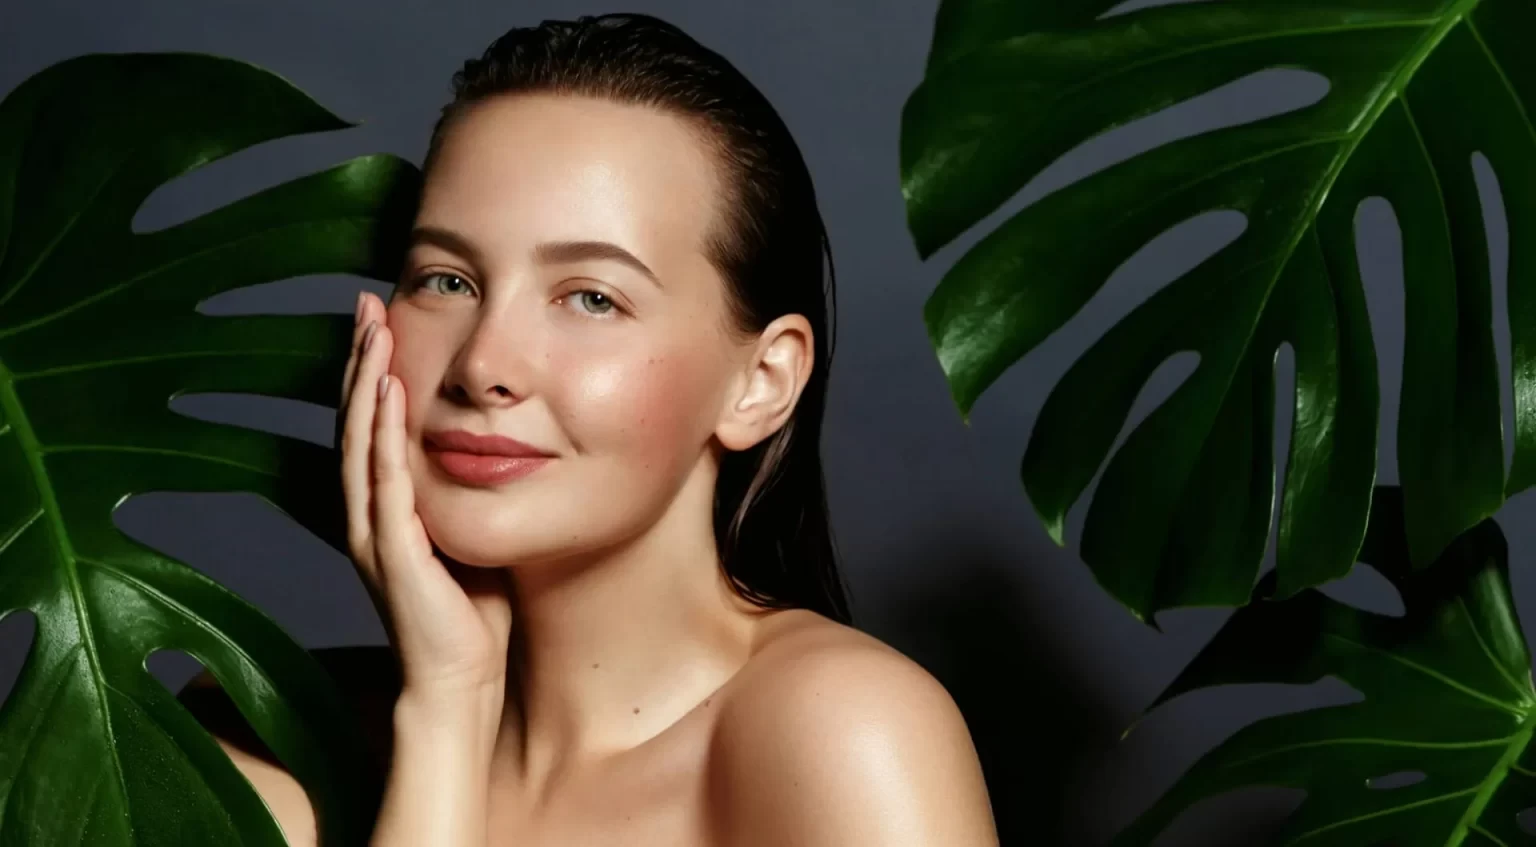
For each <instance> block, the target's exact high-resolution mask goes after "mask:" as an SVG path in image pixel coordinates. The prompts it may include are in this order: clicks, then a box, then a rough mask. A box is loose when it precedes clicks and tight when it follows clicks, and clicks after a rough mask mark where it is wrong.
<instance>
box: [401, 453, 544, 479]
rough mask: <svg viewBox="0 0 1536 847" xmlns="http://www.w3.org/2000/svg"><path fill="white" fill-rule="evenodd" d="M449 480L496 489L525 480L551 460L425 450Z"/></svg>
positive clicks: (538, 457)
mask: <svg viewBox="0 0 1536 847" xmlns="http://www.w3.org/2000/svg"><path fill="white" fill-rule="evenodd" d="M427 455H428V456H430V457H431V458H432V460H433V461H434V462H437V465H438V467H440V468H442V469H443V471H444V472H446V473H447V474H448V475H449V476H451V477H453V478H454V479H457V480H459V481H460V482H464V483H468V484H469V485H499V484H501V483H504V482H511V481H512V480H514V479H519V478H521V477H524V476H527V475H528V474H531V473H533V472H534V471H536V470H538V469H539V468H541V467H543V466H544V465H545V464H547V463H548V462H549V461H550V460H551V459H553V458H554V457H553V456H486V455H480V454H477V453H461V452H459V451H456V450H431V449H428V450H427Z"/></svg>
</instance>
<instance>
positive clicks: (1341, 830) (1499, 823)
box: [1113, 488, 1536, 847]
mask: <svg viewBox="0 0 1536 847" xmlns="http://www.w3.org/2000/svg"><path fill="white" fill-rule="evenodd" d="M1405 524H1406V520H1405V517H1404V503H1403V499H1402V497H1401V494H1400V491H1399V490H1398V489H1387V488H1384V489H1381V490H1380V491H1379V493H1378V494H1377V496H1376V502H1375V506H1374V511H1373V513H1372V515H1371V525H1370V532H1369V534H1368V535H1367V536H1366V539H1365V544H1364V547H1363V549H1362V550H1361V556H1360V560H1361V561H1362V562H1365V563H1366V564H1369V565H1372V566H1373V567H1375V568H1376V569H1377V570H1378V571H1380V572H1381V573H1382V575H1383V576H1385V577H1386V578H1387V579H1388V580H1390V581H1391V582H1392V584H1393V585H1394V586H1396V588H1397V590H1398V592H1399V594H1400V595H1401V596H1402V600H1403V607H1404V614H1403V615H1402V616H1401V617H1393V616H1387V615H1379V614H1375V613H1373V612H1366V611H1362V610H1360V609H1357V608H1354V607H1352V606H1347V605H1345V604H1343V603H1339V602H1336V601H1334V600H1331V599H1329V598H1328V597H1327V596H1325V595H1323V594H1322V593H1320V592H1318V591H1316V590H1315V589H1309V590H1306V591H1303V592H1302V593H1300V594H1298V595H1295V596H1293V597H1291V598H1289V599H1287V600H1283V601H1279V602H1269V601H1259V602H1257V603H1254V604H1253V605H1251V606H1248V607H1245V608H1242V609H1239V610H1238V611H1237V612H1236V613H1234V614H1233V616H1232V618H1231V619H1230V620H1228V621H1227V624H1226V625H1225V626H1224V627H1222V629H1221V631H1220V632H1218V633H1217V634H1216V637H1215V638H1214V639H1212V640H1211V643H1210V644H1209V645H1207V646H1206V648H1205V649H1204V650H1203V651H1201V653H1200V655H1198V656H1196V657H1195V660H1194V661H1193V662H1192V663H1190V666H1189V667H1188V668H1186V669H1185V670H1184V672H1183V673H1182V674H1180V675H1179V677H1178V679H1176V680H1174V682H1173V684H1172V685H1171V686H1169V688H1168V690H1167V691H1165V692H1163V694H1162V695H1161V696H1160V697H1158V699H1157V702H1156V703H1154V704H1153V706H1152V708H1156V707H1157V705H1159V704H1162V703H1165V702H1167V701H1169V700H1171V699H1173V698H1174V697H1178V696H1180V695H1182V694H1186V693H1188V692H1190V691H1194V690H1196V689H1201V688H1207V687H1210V686H1217V685H1230V684H1233V683H1262V682H1269V683H1294V684H1306V683H1313V682H1317V681H1318V680H1320V679H1322V678H1323V677H1325V676H1333V677H1337V678H1339V679H1341V680H1343V681H1344V682H1347V683H1349V684H1350V685H1352V686H1354V687H1355V688H1356V689H1357V690H1358V691H1359V692H1360V693H1361V694H1363V695H1365V699H1364V700H1363V701H1360V702H1355V703H1348V704H1345V705H1341V706H1329V707H1325V708H1321V709H1312V710H1308V711H1303V712H1296V713H1293V714H1288V715H1281V716H1279V717H1274V718H1267V719H1265V720H1261V721H1259V722H1257V723H1255V724H1252V725H1250V726H1248V727H1247V728H1245V729H1243V730H1241V731H1239V732H1238V733H1237V734H1236V735H1234V736H1232V737H1231V738H1229V739H1228V740H1227V741H1225V742H1224V743H1222V744H1221V745H1219V746H1218V747H1217V748H1216V749H1215V750H1212V751H1211V752H1210V753H1208V754H1206V755H1205V756H1204V757H1202V758H1201V759H1200V760H1199V761H1198V762H1196V763H1195V765H1194V766H1193V767H1192V768H1190V770H1189V771H1188V772H1187V773H1186V774H1184V776H1183V777H1181V778H1180V780H1179V781H1178V782H1177V783H1176V784H1175V785H1174V787H1173V788H1172V789H1171V790H1170V791H1169V792H1168V793H1167V794H1165V795H1164V796H1163V797H1161V798H1160V799H1159V800H1158V801H1157V802H1156V804H1154V805H1153V807H1152V808H1151V809H1150V810H1148V811H1147V812H1146V814H1144V815H1143V816H1142V817H1141V818H1140V819H1138V820H1137V821H1136V822H1135V823H1134V824H1132V826H1131V827H1129V828H1127V829H1126V830H1125V831H1124V832H1122V833H1121V834H1120V835H1119V836H1118V837H1117V838H1116V839H1115V841H1114V842H1113V843H1114V844H1115V845H1126V846H1127V847H1129V845H1137V844H1148V843H1151V841H1152V839H1153V838H1154V837H1156V835H1157V834H1158V833H1159V832H1161V831H1162V830H1163V829H1164V828H1165V827H1166V826H1167V825H1168V824H1169V823H1170V822H1171V821H1172V820H1173V818H1174V816H1175V815H1177V814H1178V813H1179V812H1180V811H1182V810H1183V809H1186V808H1188V807H1189V806H1190V805H1191V804H1193V803H1194V802H1196V801H1198V800H1200V799H1201V798H1203V797H1208V796H1211V795H1214V794H1219V793H1222V792H1225V791H1231V790H1233V789H1236V788H1240V787H1243V786H1250V785H1280V786H1288V787H1291V788H1300V789H1304V790H1306V792H1307V798H1306V799H1305V800H1304V801H1303V802H1302V804H1301V806H1300V808H1298V809H1297V810H1296V812H1295V814H1294V815H1293V816H1292V817H1291V818H1290V819H1289V820H1288V821H1287V822H1286V827H1285V830H1284V831H1283V833H1282V834H1281V837H1280V839H1279V843H1283V844H1305V845H1307V847H1334V846H1335V845H1337V847H1373V846H1374V845H1392V847H1430V845H1434V847H1448V845H1472V844H1486V845H1503V847H1511V845H1514V844H1532V843H1536V836H1533V835H1531V834H1528V833H1526V832H1524V831H1523V830H1522V829H1521V828H1520V827H1519V826H1518V825H1517V824H1516V820H1515V817H1516V815H1517V814H1519V813H1520V812H1521V811H1523V810H1525V809H1527V808H1530V807H1532V806H1536V749H1533V747H1532V745H1531V736H1532V732H1533V730H1536V689H1533V688H1532V685H1531V661H1530V656H1529V655H1527V652H1526V647H1525V636H1524V635H1523V634H1522V633H1521V631H1520V623H1519V621H1518V620H1517V619H1516V617H1515V610H1514V603H1513V600H1512V598H1511V596H1510V591H1509V554H1508V549H1507V547H1506V546H1505V543H1504V535H1503V533H1502V532H1500V531H1499V527H1498V525H1497V524H1496V523H1494V522H1493V521H1492V520H1488V521H1484V522H1483V523H1481V524H1479V525H1478V526H1476V527H1474V528H1472V529H1471V530H1469V531H1468V532H1467V533H1465V534H1464V535H1463V536H1462V537H1460V538H1458V539H1457V540H1456V541H1455V542H1454V543H1453V544H1452V545H1451V546H1450V547H1449V548H1448V549H1447V550H1446V551H1445V553H1444V554H1443V555H1442V556H1441V558H1440V560H1439V561H1437V562H1436V563H1435V564H1434V566H1433V567H1431V568H1430V569H1428V570H1421V571H1415V570H1414V569H1413V568H1412V567H1411V566H1410V564H1409V556H1408V549H1407V545H1408V533H1407V530H1406V527H1405ZM1272 578H1273V575H1272V574H1271V575H1269V576H1266V577H1265V580H1266V581H1267V580H1269V579H1272ZM1404 773H1419V774H1422V775H1423V778H1422V779H1420V780H1419V781H1417V782H1414V783H1412V784H1408V785H1403V786H1399V787H1396V788H1381V787H1371V785H1370V784H1368V783H1369V782H1370V781H1374V780H1379V779H1380V778H1381V777H1386V776H1392V775H1395V774H1404Z"/></svg>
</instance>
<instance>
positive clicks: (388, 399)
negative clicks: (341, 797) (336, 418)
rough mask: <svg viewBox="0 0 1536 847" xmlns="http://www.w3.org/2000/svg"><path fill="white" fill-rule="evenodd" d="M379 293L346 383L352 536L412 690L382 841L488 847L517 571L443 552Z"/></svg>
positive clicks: (362, 326) (383, 814) (391, 846)
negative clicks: (426, 521) (428, 508)
mask: <svg viewBox="0 0 1536 847" xmlns="http://www.w3.org/2000/svg"><path fill="white" fill-rule="evenodd" d="M385 319H386V310H385V307H384V304H383V302H382V301H381V300H379V298H377V297H375V296H373V295H372V294H368V293H366V292H365V293H363V294H362V295H360V297H359V299H358V307H357V323H356V330H355V331H354V333H353V339H352V340H353V344H352V356H351V358H350V359H349V360H348V361H347V369H346V375H345V376H344V377H343V380H342V395H341V407H340V411H339V414H340V415H341V416H342V421H343V423H342V432H341V455H342V460H341V473H342V489H343V493H344V495H345V498H346V501H347V544H348V547H349V548H350V552H351V554H352V559H353V561H354V562H355V563H356V564H357V567H358V569H359V570H360V571H361V572H362V576H363V580H364V582H365V583H366V584H367V585H368V588H369V591H370V592H371V594H372V596H373V600H374V603H375V605H377V606H378V607H379V614H380V616H381V617H382V618H383V619H384V623H385V627H386V628H387V629H388V630H389V639H390V643H391V644H392V645H393V646H394V649H395V652H396V654H397V655H398V656H399V658H400V666H401V677H402V687H401V691H400V697H399V699H398V700H397V701H396V703H395V710H394V718H395V720H394V729H395V736H394V744H393V745H392V749H393V753H392V754H391V757H392V758H391V762H390V771H389V777H388V781H387V783H386V785H385V790H384V803H383V806H382V808H381V809H380V811H379V819H378V822H377V824H376V825H375V827H374V832H373V839H372V842H371V843H372V844H373V845H374V847H396V845H401V846H402V847H403V846H404V845H410V847H415V846H416V845H421V844H431V845H435V847H470V845H473V847H481V845H484V844H485V840H486V820H487V807H486V804H487V800H488V797H487V795H488V791H487V786H488V782H489V770H490V756H491V751H492V750H493V749H494V746H495V742H496V734H497V731H498V728H499V727H500V723H501V710H502V704H503V698H504V696H505V691H506V674H507V644H508V637H509V635H510V632H511V626H512V609H511V599H510V597H509V595H508V593H507V589H508V584H507V583H506V581H505V573H504V572H503V571H501V570H499V569H482V568H473V567H466V566H464V565H461V564H459V563H457V562H453V561H452V560H446V559H445V558H443V557H439V556H437V555H435V553H434V549H433V546H432V542H431V540H430V539H429V538H428V537H427V532H426V528H425V527H424V526H423V525H422V523H421V518H420V516H418V515H417V514H416V501H415V489H414V487H413V485H412V482H411V472H410V467H409V466H408V465H407V463H406V446H407V440H406V434H405V391H404V388H403V387H402V386H401V384H400V381H399V380H398V379H396V378H394V377H392V376H390V375H389V361H390V356H391V354H392V353H393V352H394V339H393V337H392V336H391V335H390V332H389V328H388V327H387V326H385Z"/></svg>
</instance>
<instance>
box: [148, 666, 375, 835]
mask: <svg viewBox="0 0 1536 847" xmlns="http://www.w3.org/2000/svg"><path fill="white" fill-rule="evenodd" d="M310 654H311V655H313V656H314V657H315V659H317V660H318V661H319V662H320V664H321V666H323V667H324V668H325V669H326V670H327V671H329V672H330V674H331V676H332V677H333V678H334V679H335V680H336V684H337V687H338V688H340V689H341V693H342V696H343V697H345V698H346V700H347V701H348V704H349V705H350V706H351V707H352V709H353V712H354V714H355V715H356V716H357V719H358V720H359V721H360V723H361V725H362V727H363V731H364V733H365V735H366V736H367V737H368V738H369V740H370V741H372V742H373V743H374V746H373V752H374V756H375V763H376V765H377V766H378V767H379V768H381V769H382V768H387V767H388V763H389V745H390V742H391V730H392V721H391V717H392V713H393V708H394V702H395V698H396V697H397V696H398V694H399V670H398V665H397V664H396V660H395V657H394V655H393V654H392V653H391V651H390V649H389V648H388V647H387V646H382V645H380V646H376V647H375V646H358V647H325V648H319V649H315V650H311V651H310ZM176 699H177V700H179V701H180V702H181V704H182V705H183V706H185V707H186V709H187V711H189V712H191V713H192V715H193V716H194V717H195V718H197V720H198V723H200V724H202V725H203V728H204V729H207V730H208V732H209V733H210V734H212V735H213V737H214V738H215V739H216V740H217V741H218V742H219V746H220V747H222V748H224V752H225V753H227V754H228V755H229V758H230V760H231V761H232V762H234V764H235V767H237V768H239V769H240V772H241V773H243V774H245V777H246V779H248V780H250V782H251V785H252V786H253V787H254V788H255V789H256V792H257V793H258V794H260V795H261V798H262V799H263V800H264V801H266V803H267V806H268V807H269V808H270V809H271V810H272V814H273V815H274V816H275V817H276V818H277V820H278V823H279V824H281V825H282V827H283V833H284V835H285V837H286V838H287V840H288V843H289V844H291V845H294V847H303V846H304V845H313V844H315V843H316V831H315V814H314V809H313V807H311V806H310V803H309V797H308V796H307V795H306V794H305V793H304V788H303V786H301V785H300V784H299V782H298V780H296V779H294V778H293V777H292V776H291V775H289V773H288V771H287V770H286V769H284V767H283V765H282V763H281V762H279V761H278V760H277V757H276V756H274V755H273V754H272V751H271V750H270V749H268V748H267V746H266V744H264V743H263V742H262V740H261V739H260V738H259V737H258V736H257V735H256V732H255V731H254V730H252V729H251V726H250V724H248V723H246V720H245V718H244V717H243V716H242V715H241V714H240V711H239V709H238V708H236V707H235V704H234V701H233V700H231V699H230V697H229V695H228V694H227V693H225V691H224V689H223V688H222V687H220V685H219V682H218V680H217V679H215V678H214V676H213V674H211V673H209V672H208V671H206V670H205V671H203V672H202V673H200V674H198V675H197V676H196V677H194V678H193V679H192V681H191V682H188V683H187V684H186V685H185V686H184V687H183V688H182V689H181V691H180V692H179V693H178V694H177V695H176Z"/></svg>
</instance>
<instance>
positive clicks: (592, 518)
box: [387, 96, 752, 566]
mask: <svg viewBox="0 0 1536 847" xmlns="http://www.w3.org/2000/svg"><path fill="white" fill-rule="evenodd" d="M637 124H639V125H640V126H638V127H637V126H636V125H637ZM612 133H622V136H621V137H623V138H625V139H626V143H624V144H614V143H612V140H611V139H612V138H613V137H614V136H613V135H612ZM700 146H701V145H700V143H699V138H698V137H697V136H696V135H695V133H694V132H693V131H692V130H690V128H689V127H688V125H687V124H685V123H684V122H683V121H680V120H678V119H676V118H673V117H671V116H667V115H663V114H660V113H658V112H655V111H652V110H649V109H641V108H636V107H632V106H623V105H618V104H614V103H608V102H604V101H597V100H587V99H576V98H553V97H542V96H541V97H532V98H526V97H517V98H501V99H497V100H494V101H490V102H486V103H482V104H479V105H477V106H476V107H475V108H474V109H473V110H472V111H471V112H470V113H469V114H468V115H466V116H465V117H464V118H463V119H462V120H460V121H459V122H458V123H456V124H455V125H454V126H453V127H452V129H451V131H449V132H448V133H447V134H446V136H445V138H444V142H443V145H442V147H441V149H440V151H439V155H438V157H437V159H436V160H435V163H434V165H433V171H432V175H431V178H430V179H429V180H427V182H426V186H425V191H424V195H423V199H422V205H421V209H420V212H419V215H418V218H417V229H418V230H426V231H445V232H449V233H455V234H457V235H458V236H459V237H460V239H459V240H462V241H463V242H464V243H463V244H462V245H455V244H453V243H452V242H451V241H449V240H448V239H443V238H432V237H423V238H420V239H417V240H416V241H415V242H414V243H413V245H412V248H411V251H410V254H409V258H408V262H407V265H406V268H405V273H404V275H403V276H402V279H401V283H400V285H399V286H398V288H397V291H396V293H395V295H394V297H393V298H392V299H391V301H390V304H389V315H388V321H387V323H388V326H389V327H390V329H391V330H392V332H393V334H394V337H395V345H396V349H395V353H394V355H393V356H392V358H391V364H390V371H391V372H392V373H394V374H395V375H396V376H398V377H399V378H400V379H401V381H402V383H403V384H404V387H405V391H406V398H407V403H406V409H407V418H406V429H407V435H408V439H407V441H408V443H409V444H410V445H411V447H410V462H411V467H412V476H413V479H414V481H415V483H416V486H417V510H418V513H419V514H420V515H421V518H422V521H423V523H424V524H425V525H426V527H427V530H428V532H429V534H430V535H431V536H432V538H433V540H434V541H435V542H436V543H437V544H438V546H439V547H440V548H441V549H442V550H443V551H444V552H445V553H447V554H448V555H449V556H451V557H453V558H455V559H457V560H459V561H462V562H464V563H466V564H473V565H482V566H507V565H513V564H527V563H530V562H540V561H546V560H552V559H559V560H562V561H571V560H572V559H573V557H581V556H582V555H583V554H588V553H594V552H597V551H600V550H605V549H610V548H612V547H613V546H615V545H622V544H625V543H627V542H629V541H631V540H632V539H634V538H635V537H636V536H637V535H639V534H641V533H642V532H644V531H645V530H647V529H648V528H650V527H651V526H652V525H654V524H656V523H657V522H658V521H660V520H661V518H662V515H663V513H664V512H666V510H667V509H668V508H669V507H670V506H671V505H672V501H673V500H674V498H675V497H676V495H677V494H678V492H679V490H680V489H681V488H682V487H683V485H684V483H685V482H686V481H687V480H688V478H689V477H690V475H692V474H695V473H712V470H711V469H709V468H707V467H703V466H701V465H702V464H708V463H709V462H712V461H713V460H712V458H711V457H709V456H708V447H709V444H710V441H711V436H712V435H713V433H714V431H715V429H716V428H717V426H718V424H719V423H720V412H721V409H722V406H723V405H724V404H725V402H726V396H727V392H728V391H730V390H731V389H732V388H733V387H735V386H734V384H733V376H734V375H735V374H736V372H738V371H739V370H740V369H741V367H742V362H743V359H744V356H746V355H749V354H750V352H751V350H752V346H751V344H750V342H749V341H748V342H747V343H744V339H741V338H738V337H736V335H735V334H733V333H730V332H728V330H727V326H726V323H725V318H724V316H725V304H724V302H723V300H722V297H723V293H724V287H723V283H722V281H721V279H720V277H719V274H718V273H717V272H716V271H715V269H714V268H713V267H712V266H711V265H710V263H709V262H708V260H707V259H706V257H705V254H704V244H703V243H701V242H702V238H703V237H704V236H705V235H706V234H707V233H709V232H710V230H711V228H712V227H713V225H714V221H715V219H716V216H717V210H716V208H715V199H714V198H715V197H716V195H717V193H718V186H717V185H716V184H715V177H714V173H713V170H712V169H711V168H710V167H708V166H707V164H708V163H707V160H706V161H701V158H700ZM496 149H502V150H516V151H518V155H502V156H497V155H486V154H485V151H486V150H496ZM701 165H703V166H701ZM570 242H607V243H611V244H613V245H617V246H618V247H620V248H622V249H623V250H625V251H627V252H628V253H630V254H632V255H633V256H634V257H636V258H637V259H638V260H639V261H640V262H642V263H643V264H644V265H645V267H647V268H649V269H650V271H651V272H652V273H653V274H654V275H655V277H656V279H655V280H652V279H651V278H649V277H648V276H647V275H646V274H645V273H643V272H642V271H640V270H639V269H637V268H634V267H631V266H630V265H629V264H627V263H625V262H623V261H619V260H615V259H604V258H585V259H583V258H580V257H579V256H571V255H565V256H560V255H555V256H551V255H548V254H549V253H550V252H551V251H550V250H549V249H548V248H547V247H545V246H546V245H554V244H561V243H570ZM566 252H567V253H568V254H569V253H573V252H575V251H571V250H567V251H566ZM423 429H429V430H440V429H465V430H469V431H471V432H476V433H497V434H501V435H506V436H510V437H512V438H516V439H518V440H519V441H523V442H525V443H528V444H531V445H533V446H536V447H539V448H542V449H544V450H547V451H549V452H552V453H555V454H557V456H558V457H559V458H558V459H557V460H555V461H553V462H551V463H549V464H548V465H547V466H546V467H544V468H542V469H540V470H538V471H537V472H535V473H533V474H531V475H529V476H527V477H525V478H522V479H519V480H516V481H514V482H512V483H509V484H507V485H504V486H499V487H495V488H475V487H468V486H465V485H462V484H460V483H458V482H456V481H454V480H452V479H451V478H449V477H447V476H445V475H444V474H443V473H442V472H441V471H440V469H438V468H437V467H436V465H435V464H434V463H432V462H430V461H428V460H427V458H426V456H425V453H424V452H423V450H422V445H421V434H422V431H423ZM598 492H601V493H602V494H601V496H597V497H594V494H595V493H598Z"/></svg>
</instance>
